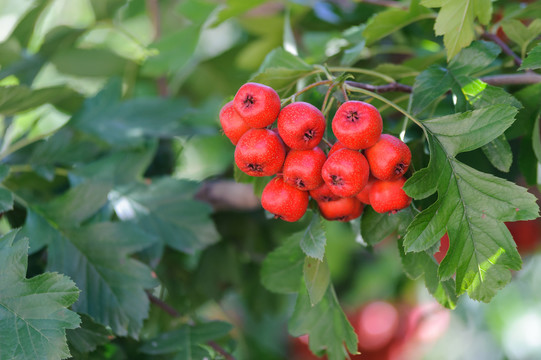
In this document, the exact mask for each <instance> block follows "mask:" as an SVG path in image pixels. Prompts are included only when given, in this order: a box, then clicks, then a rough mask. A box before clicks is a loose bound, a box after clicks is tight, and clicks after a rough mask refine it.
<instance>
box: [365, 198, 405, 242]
mask: <svg viewBox="0 0 541 360" xmlns="http://www.w3.org/2000/svg"><path fill="white" fill-rule="evenodd" d="M411 219H413V215H412V213H411V209H410V208H408V209H405V210H402V211H399V212H397V213H396V214H391V213H388V214H380V213H377V212H375V211H374V209H372V208H371V207H365V208H364V211H363V215H362V217H361V235H362V237H363V240H364V241H366V243H367V244H368V245H371V246H373V245H376V244H377V243H379V242H380V241H382V240H383V239H385V238H386V237H387V236H389V235H391V234H392V233H394V232H396V231H398V232H399V233H402V232H403V231H404V230H406V227H407V225H408V224H409V223H410V222H411Z"/></svg>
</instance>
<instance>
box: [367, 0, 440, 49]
mask: <svg viewBox="0 0 541 360" xmlns="http://www.w3.org/2000/svg"><path fill="white" fill-rule="evenodd" d="M433 16H434V12H432V11H431V10H428V9H427V8H425V7H422V6H419V1H418V0H414V1H412V2H411V5H410V8H409V10H402V9H396V8H389V9H387V10H384V11H380V12H377V13H376V14H375V15H374V16H373V17H372V18H370V20H369V21H368V23H367V25H366V28H365V29H364V31H363V36H364V38H365V39H366V44H367V45H371V44H373V43H374V42H376V41H378V40H379V39H381V38H384V37H385V36H387V35H389V34H392V33H393V32H395V31H397V30H400V29H402V28H403V27H405V26H407V25H409V24H411V23H414V22H416V21H419V20H423V19H429V18H432V17H433Z"/></svg>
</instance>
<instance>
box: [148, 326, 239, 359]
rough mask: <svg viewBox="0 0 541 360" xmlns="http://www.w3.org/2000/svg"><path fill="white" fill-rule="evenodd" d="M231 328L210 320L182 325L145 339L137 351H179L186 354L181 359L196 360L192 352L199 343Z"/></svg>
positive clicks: (220, 335) (150, 352)
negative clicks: (191, 324)
mask: <svg viewBox="0 0 541 360" xmlns="http://www.w3.org/2000/svg"><path fill="white" fill-rule="evenodd" d="M231 329H232V326H231V324H229V323H226V322H223V321H211V322H208V323H204V324H197V325H194V326H190V325H183V326H182V327H180V328H179V329H177V330H173V331H168V332H164V333H161V334H160V335H158V336H157V337H155V338H153V339H150V340H148V341H146V342H145V343H144V344H143V345H142V346H141V347H140V348H139V351H141V352H142V353H145V354H149V355H161V354H175V353H179V354H183V355H184V356H186V355H187V357H182V359H186V360H192V359H193V360H196V359H199V357H197V356H194V354H193V353H198V348H199V347H200V345H202V344H204V343H206V342H207V341H212V340H215V339H218V338H221V337H223V336H225V335H227V333H229V332H230V331H231ZM199 350H200V349H199Z"/></svg>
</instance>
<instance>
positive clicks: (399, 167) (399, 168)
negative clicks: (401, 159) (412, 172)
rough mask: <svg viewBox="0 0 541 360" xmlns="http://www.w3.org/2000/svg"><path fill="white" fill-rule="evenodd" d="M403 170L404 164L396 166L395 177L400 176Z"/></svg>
mask: <svg viewBox="0 0 541 360" xmlns="http://www.w3.org/2000/svg"><path fill="white" fill-rule="evenodd" d="M405 168H406V164H404V163H400V164H397V165H396V167H395V168H394V173H395V174H396V175H402V174H403V173H404V169H405Z"/></svg>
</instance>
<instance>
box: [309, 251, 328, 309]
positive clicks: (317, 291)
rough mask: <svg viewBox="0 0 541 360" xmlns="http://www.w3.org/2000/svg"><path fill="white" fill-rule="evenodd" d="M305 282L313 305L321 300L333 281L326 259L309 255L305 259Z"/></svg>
mask: <svg viewBox="0 0 541 360" xmlns="http://www.w3.org/2000/svg"><path fill="white" fill-rule="evenodd" d="M303 273H304V283H305V284H306V290H308V296H309V297H310V303H311V304H312V306H314V305H316V304H317V303H318V302H320V301H321V299H322V298H323V295H325V292H326V291H327V288H328V287H329V284H330V282H331V273H330V270H329V264H328V263H327V260H326V259H323V261H320V260H318V259H314V258H312V257H310V256H307V257H306V258H305V259H304V267H303Z"/></svg>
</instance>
